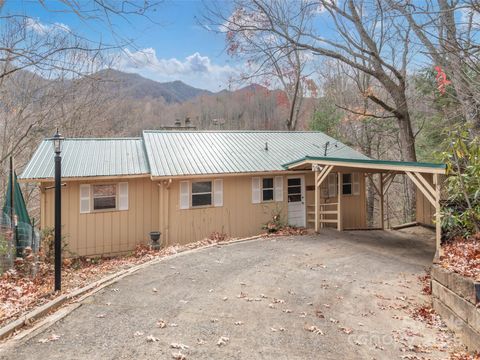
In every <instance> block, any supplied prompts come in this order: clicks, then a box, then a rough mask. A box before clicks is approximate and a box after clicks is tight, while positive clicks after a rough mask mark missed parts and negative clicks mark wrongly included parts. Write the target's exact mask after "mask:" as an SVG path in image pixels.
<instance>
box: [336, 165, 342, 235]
mask: <svg viewBox="0 0 480 360" xmlns="http://www.w3.org/2000/svg"><path fill="white" fill-rule="evenodd" d="M337 178H338V191H337V197H338V205H337V206H338V208H337V230H338V231H342V230H343V224H342V180H343V179H342V174H341V173H340V172H338V173H337Z"/></svg>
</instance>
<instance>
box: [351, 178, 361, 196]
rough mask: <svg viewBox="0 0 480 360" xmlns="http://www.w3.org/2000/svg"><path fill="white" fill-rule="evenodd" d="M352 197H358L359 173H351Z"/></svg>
mask: <svg viewBox="0 0 480 360" xmlns="http://www.w3.org/2000/svg"><path fill="white" fill-rule="evenodd" d="M352 181H353V185H352V187H353V195H360V175H359V173H353V179H352Z"/></svg>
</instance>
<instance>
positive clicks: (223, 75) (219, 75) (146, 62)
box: [113, 48, 239, 91]
mask: <svg viewBox="0 0 480 360" xmlns="http://www.w3.org/2000/svg"><path fill="white" fill-rule="evenodd" d="M113 67H114V68H116V69H118V70H121V71H126V72H134V73H139V74H140V75H142V76H144V77H146V78H149V79H152V80H156V81H161V82H164V81H174V80H181V81H183V82H185V83H187V84H189V85H192V86H196V87H199V88H203V89H208V90H212V91H218V90H219V89H222V88H226V87H227V86H228V83H229V79H230V78H231V77H232V76H235V75H237V74H238V73H239V71H238V69H236V68H235V67H232V66H230V65H219V64H214V63H213V62H212V61H211V59H210V58H209V57H208V56H202V55H201V54H200V53H198V52H195V53H193V54H192V55H189V56H187V57H186V58H185V59H177V58H170V59H164V58H159V57H158V56H157V53H156V51H155V49H153V48H146V49H142V50H138V51H130V50H129V49H124V51H123V52H122V54H120V55H119V56H118V57H117V59H116V61H114V64H113Z"/></svg>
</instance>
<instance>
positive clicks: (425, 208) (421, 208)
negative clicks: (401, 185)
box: [415, 174, 445, 226]
mask: <svg viewBox="0 0 480 360" xmlns="http://www.w3.org/2000/svg"><path fill="white" fill-rule="evenodd" d="M423 176H424V177H425V179H426V180H427V181H428V183H429V184H430V185H431V186H432V187H434V185H433V175H432V174H423ZM439 179H440V183H441V184H443V182H444V181H445V176H442V175H439ZM441 198H442V199H443V198H444V194H443V193H442V194H441ZM415 219H416V221H417V222H418V223H420V224H422V225H427V226H435V222H434V220H435V206H433V205H432V204H431V203H430V201H428V199H427V198H426V197H425V195H423V193H422V192H421V191H420V190H419V189H418V187H416V212H415Z"/></svg>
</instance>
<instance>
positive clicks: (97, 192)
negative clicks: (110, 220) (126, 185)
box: [92, 184, 117, 211]
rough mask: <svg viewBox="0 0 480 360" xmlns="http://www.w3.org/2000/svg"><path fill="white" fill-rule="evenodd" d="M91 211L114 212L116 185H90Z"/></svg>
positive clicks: (115, 206)
mask: <svg viewBox="0 0 480 360" xmlns="http://www.w3.org/2000/svg"><path fill="white" fill-rule="evenodd" d="M92 189H93V194H92V198H93V210H94V211H95V210H115V209H116V208H117V185H116V184H99V185H92Z"/></svg>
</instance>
